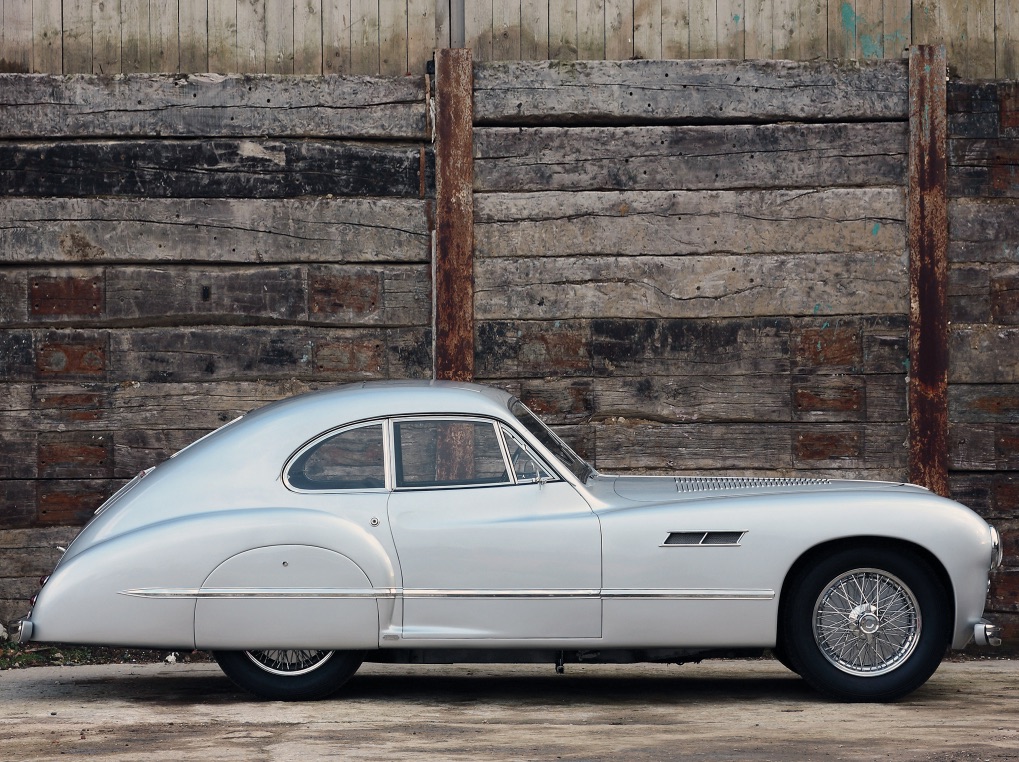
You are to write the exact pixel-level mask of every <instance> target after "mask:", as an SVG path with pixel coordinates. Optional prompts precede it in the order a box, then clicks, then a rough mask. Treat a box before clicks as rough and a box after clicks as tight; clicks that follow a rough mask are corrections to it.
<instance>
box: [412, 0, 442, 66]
mask: <svg viewBox="0 0 1019 762" xmlns="http://www.w3.org/2000/svg"><path fill="white" fill-rule="evenodd" d="M437 5H438V4H437V3H435V2H434V1H433V0H407V71H408V72H410V73H411V74H413V75H416V76H421V75H422V74H423V73H424V71H425V66H426V65H427V64H428V62H429V61H431V60H432V53H433V51H434V50H435V49H436V48H437V47H439V41H438V40H439V37H438V26H437V25H438V23H439V19H438V16H437V15H436V10H437Z"/></svg>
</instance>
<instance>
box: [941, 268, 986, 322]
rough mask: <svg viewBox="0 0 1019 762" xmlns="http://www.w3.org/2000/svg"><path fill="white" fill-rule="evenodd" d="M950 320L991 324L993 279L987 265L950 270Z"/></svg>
mask: <svg viewBox="0 0 1019 762" xmlns="http://www.w3.org/2000/svg"><path fill="white" fill-rule="evenodd" d="M948 320H949V322H950V323H951V324H957V323H990V322H991V277H990V272H989V268H988V266H987V265H955V266H953V267H950V268H949V270H948Z"/></svg>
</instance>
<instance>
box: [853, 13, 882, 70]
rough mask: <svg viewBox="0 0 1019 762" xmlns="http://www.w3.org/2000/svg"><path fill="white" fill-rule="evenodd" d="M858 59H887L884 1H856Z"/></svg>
mask: <svg viewBox="0 0 1019 762" xmlns="http://www.w3.org/2000/svg"><path fill="white" fill-rule="evenodd" d="M855 27H856V58H859V59H871V58H886V57H890V56H885V38H884V0H856V24H855Z"/></svg>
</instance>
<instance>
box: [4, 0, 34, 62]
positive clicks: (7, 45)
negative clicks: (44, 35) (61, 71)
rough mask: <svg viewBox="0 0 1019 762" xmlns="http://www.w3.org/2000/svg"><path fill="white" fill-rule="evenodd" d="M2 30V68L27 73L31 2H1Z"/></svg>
mask: <svg viewBox="0 0 1019 762" xmlns="http://www.w3.org/2000/svg"><path fill="white" fill-rule="evenodd" d="M0 10H2V13H3V30H2V32H0V60H2V61H3V62H4V70H5V71H12V72H24V73H26V74H27V73H29V72H31V71H33V70H34V66H33V62H32V51H33V45H32V33H33V30H32V3H31V0H20V2H11V1H10V0H9V1H8V2H6V3H4V4H3V7H2V9H0Z"/></svg>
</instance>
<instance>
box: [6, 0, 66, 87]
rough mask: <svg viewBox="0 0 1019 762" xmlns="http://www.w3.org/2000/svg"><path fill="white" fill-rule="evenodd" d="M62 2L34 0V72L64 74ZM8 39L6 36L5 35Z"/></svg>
mask: <svg viewBox="0 0 1019 762" xmlns="http://www.w3.org/2000/svg"><path fill="white" fill-rule="evenodd" d="M62 12H63V8H62V4H61V0H33V3H32V71H33V72H61V73H62V72H63V70H64V61H63V58H64V44H63V29H62V26H63V20H62ZM5 37H6V35H5Z"/></svg>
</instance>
